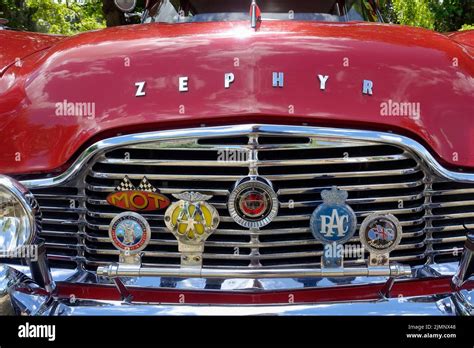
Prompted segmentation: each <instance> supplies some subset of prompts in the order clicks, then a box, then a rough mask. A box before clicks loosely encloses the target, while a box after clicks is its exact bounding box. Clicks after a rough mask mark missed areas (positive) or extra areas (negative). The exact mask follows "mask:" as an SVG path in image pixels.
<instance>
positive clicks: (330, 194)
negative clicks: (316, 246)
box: [310, 187, 357, 244]
mask: <svg viewBox="0 0 474 348" xmlns="http://www.w3.org/2000/svg"><path fill="white" fill-rule="evenodd" d="M347 196H348V194H347V192H346V191H343V190H338V189H337V188H336V187H333V188H332V189H331V190H324V191H322V192H321V197H322V198H323V204H321V205H319V206H318V207H317V208H316V210H315V211H314V212H313V215H311V220H310V226H311V231H312V232H313V235H314V238H316V239H318V240H320V241H321V242H323V243H339V244H342V243H345V242H347V241H348V240H349V239H351V238H352V237H353V236H354V233H355V231H356V227H357V217H356V215H355V213H354V211H353V210H352V208H351V207H350V206H348V205H347V204H346V203H345V202H346V199H347Z"/></svg>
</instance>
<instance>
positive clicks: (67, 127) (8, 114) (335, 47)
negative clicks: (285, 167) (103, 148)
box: [0, 21, 474, 304]
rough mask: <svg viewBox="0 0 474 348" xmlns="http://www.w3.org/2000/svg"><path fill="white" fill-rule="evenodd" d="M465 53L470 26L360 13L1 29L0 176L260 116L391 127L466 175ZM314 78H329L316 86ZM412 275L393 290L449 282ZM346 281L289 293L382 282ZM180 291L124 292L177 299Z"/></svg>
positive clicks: (60, 167) (103, 292)
mask: <svg viewBox="0 0 474 348" xmlns="http://www.w3.org/2000/svg"><path fill="white" fill-rule="evenodd" d="M473 59H474V32H473V31H470V32H465V33H456V34H451V35H442V34H439V33H435V32H433V31H429V30H425V29H419V28H412V27H404V26H396V25H387V24H376V23H362V22H349V23H320V22H303V21H264V22H263V23H261V25H260V26H259V28H258V30H254V29H252V28H250V26H249V23H248V22H247V21H245V22H243V21H242V22H217V23H216V22H212V23H186V24H180V25H173V24H163V23H157V24H146V25H131V26H124V27H116V28H109V29H106V30H100V31H93V32H87V33H83V34H80V35H76V36H73V37H62V36H48V35H41V34H32V33H22V32H13V31H9V30H0V119H1V120H2V122H1V125H0V135H1V136H0V146H1V148H2V151H0V172H1V173H2V174H7V175H11V176H15V177H18V178H27V179H29V178H37V177H44V176H45V175H46V176H53V175H58V174H60V173H63V172H64V171H65V170H66V169H67V168H69V167H70V165H71V164H72V163H73V162H74V161H75V160H76V159H77V158H78V157H79V155H80V154H81V153H82V152H83V151H84V150H85V149H86V148H88V146H90V145H92V144H94V143H95V142H97V141H100V140H102V139H106V138H109V137H114V136H117V135H123V134H134V133H140V132H148V131H158V130H167V129H182V128H190V127H193V128H194V127H201V126H203V125H205V126H219V125H233V124H236V125H238V124H250V123H261V124H285V125H308V126H322V127H334V128H346V129H349V128H350V129H360V130H374V131H383V132H389V133H393V136H394V137H396V136H397V135H402V136H406V137H408V138H411V139H414V140H416V141H418V142H419V143H421V144H422V145H424V146H425V147H426V148H427V149H428V150H429V151H430V152H431V154H432V155H433V157H434V158H435V159H436V160H437V161H438V162H439V163H441V164H442V165H443V166H445V167H446V168H449V169H450V170H452V171H454V172H461V171H463V172H468V173H469V172H473V173H474V140H473V139H474V122H472V118H473V117H474V64H473ZM279 71H284V72H285V88H273V87H272V73H274V72H279ZM225 73H233V74H234V76H235V81H234V82H233V83H232V84H231V86H230V88H224V74H225ZM318 74H322V75H329V76H330V78H329V80H328V82H327V88H326V90H324V91H323V90H321V89H320V85H319V81H318ZM180 76H188V77H189V92H188V93H181V92H180V91H179V77H180ZM365 79H369V80H371V81H373V84H374V86H373V89H374V93H373V95H364V94H363V93H361V91H362V84H363V81H364V80H365ZM137 81H142V82H145V86H146V95H145V96H143V97H136V95H135V94H136V86H135V83H136V82H137ZM62 100H67V101H69V102H82V101H84V100H95V102H96V109H95V116H94V117H90V118H88V117H67V116H57V115H56V114H55V110H56V104H57V102H58V101H62ZM386 100H393V101H395V102H416V103H420V104H421V114H420V115H418V117H394V116H382V115H381V114H380V109H381V104H382V103H383V102H384V101H386ZM416 283H417V281H416V280H415V281H413V283H404V284H402V285H398V288H397V287H396V288H395V289H396V290H397V291H398V292H396V293H395V296H398V293H402V292H403V293H405V294H406V293H409V294H410V296H421V295H433V294H439V293H440V292H443V293H447V292H449V291H450V278H447V277H445V278H440V279H437V280H436V281H434V280H433V281H429V280H428V281H426V280H422V281H421V280H420V282H419V283H418V284H417V285H416V286H411V284H416ZM404 286H405V288H404ZM468 287H472V284H471V285H469V286H468ZM323 290H324V289H323ZM352 290H353V291H352ZM352 290H351V294H350V296H349V295H348V292H347V291H348V290H347V289H346V288H344V287H342V288H337V289H333V290H331V291H334V293H332V292H325V291H326V290H324V293H322V292H321V291H322V290H321V291H319V293H313V292H305V291H302V292H301V294H302V297H301V298H300V302H301V303H305V302H314V299H315V296H316V298H318V299H319V300H321V301H348V300H364V299H374V298H377V296H378V294H379V293H380V291H382V290H381V289H380V287H371V286H366V287H361V288H358V289H352ZM133 291H135V292H136V290H133ZM308 291H309V290H308ZM73 293H74V294H78V293H81V294H82V296H83V297H85V298H90V299H102V300H117V299H118V298H119V297H120V296H119V293H118V292H117V291H116V290H115V288H113V287H101V286H100V285H97V287H96V286H93V285H90V286H78V287H75V285H74V284H69V283H64V284H59V286H58V296H59V297H62V298H66V299H67V298H69V297H70V295H71V294H73ZM180 294H181V293H177V292H171V293H168V292H166V291H164V292H163V291H160V290H157V291H156V292H153V291H148V290H147V291H144V292H140V291H138V292H137V293H136V295H135V296H136V297H137V296H138V298H140V299H141V300H142V301H143V302H170V303H179V301H180V296H181V295H180ZM208 295H209V293H202V294H200V293H197V295H196V299H195V300H194V302H195V303H209V302H212V301H214V302H215V303H227V304H242V303H264V304H269V303H275V302H281V303H284V302H285V301H287V298H288V296H289V293H288V292H274V293H271V294H270V295H267V296H269V297H268V298H264V297H262V298H260V297H259V296H258V295H255V294H238V295H237V294H232V293H230V294H227V295H226V293H219V294H218V293H216V294H211V296H208ZM160 296H165V297H164V299H166V301H164V300H163V297H160ZM192 296H194V295H193V293H191V294H190V297H192ZM219 296H220V297H219ZM225 296H229V297H228V298H226V297H225ZM318 296H319V297H318ZM213 299H214V300H213Z"/></svg>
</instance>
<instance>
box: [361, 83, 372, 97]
mask: <svg viewBox="0 0 474 348" xmlns="http://www.w3.org/2000/svg"><path fill="white" fill-rule="evenodd" d="M373 87H374V83H373V82H372V81H370V80H364V82H363V84H362V94H365V95H372V94H373V91H372V89H373Z"/></svg>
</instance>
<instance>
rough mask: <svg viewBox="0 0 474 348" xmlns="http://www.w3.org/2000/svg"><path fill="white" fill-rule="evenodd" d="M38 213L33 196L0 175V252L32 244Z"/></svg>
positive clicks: (18, 184)
mask: <svg viewBox="0 0 474 348" xmlns="http://www.w3.org/2000/svg"><path fill="white" fill-rule="evenodd" d="M39 227H40V213H39V208H38V204H37V203H36V201H35V199H34V197H33V195H32V194H31V193H30V192H29V191H28V190H27V189H26V188H25V187H24V186H23V185H22V184H20V183H19V182H17V181H16V180H14V179H12V178H9V177H7V176H5V175H0V252H1V253H8V252H11V251H14V250H15V249H17V248H19V247H22V246H24V245H28V244H31V243H32V242H34V240H35V237H36V235H37V232H38V231H39Z"/></svg>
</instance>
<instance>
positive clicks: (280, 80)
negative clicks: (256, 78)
mask: <svg viewBox="0 0 474 348" xmlns="http://www.w3.org/2000/svg"><path fill="white" fill-rule="evenodd" d="M284 82H285V74H284V73H282V72H274V73H273V87H280V88H283V84H284Z"/></svg>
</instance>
